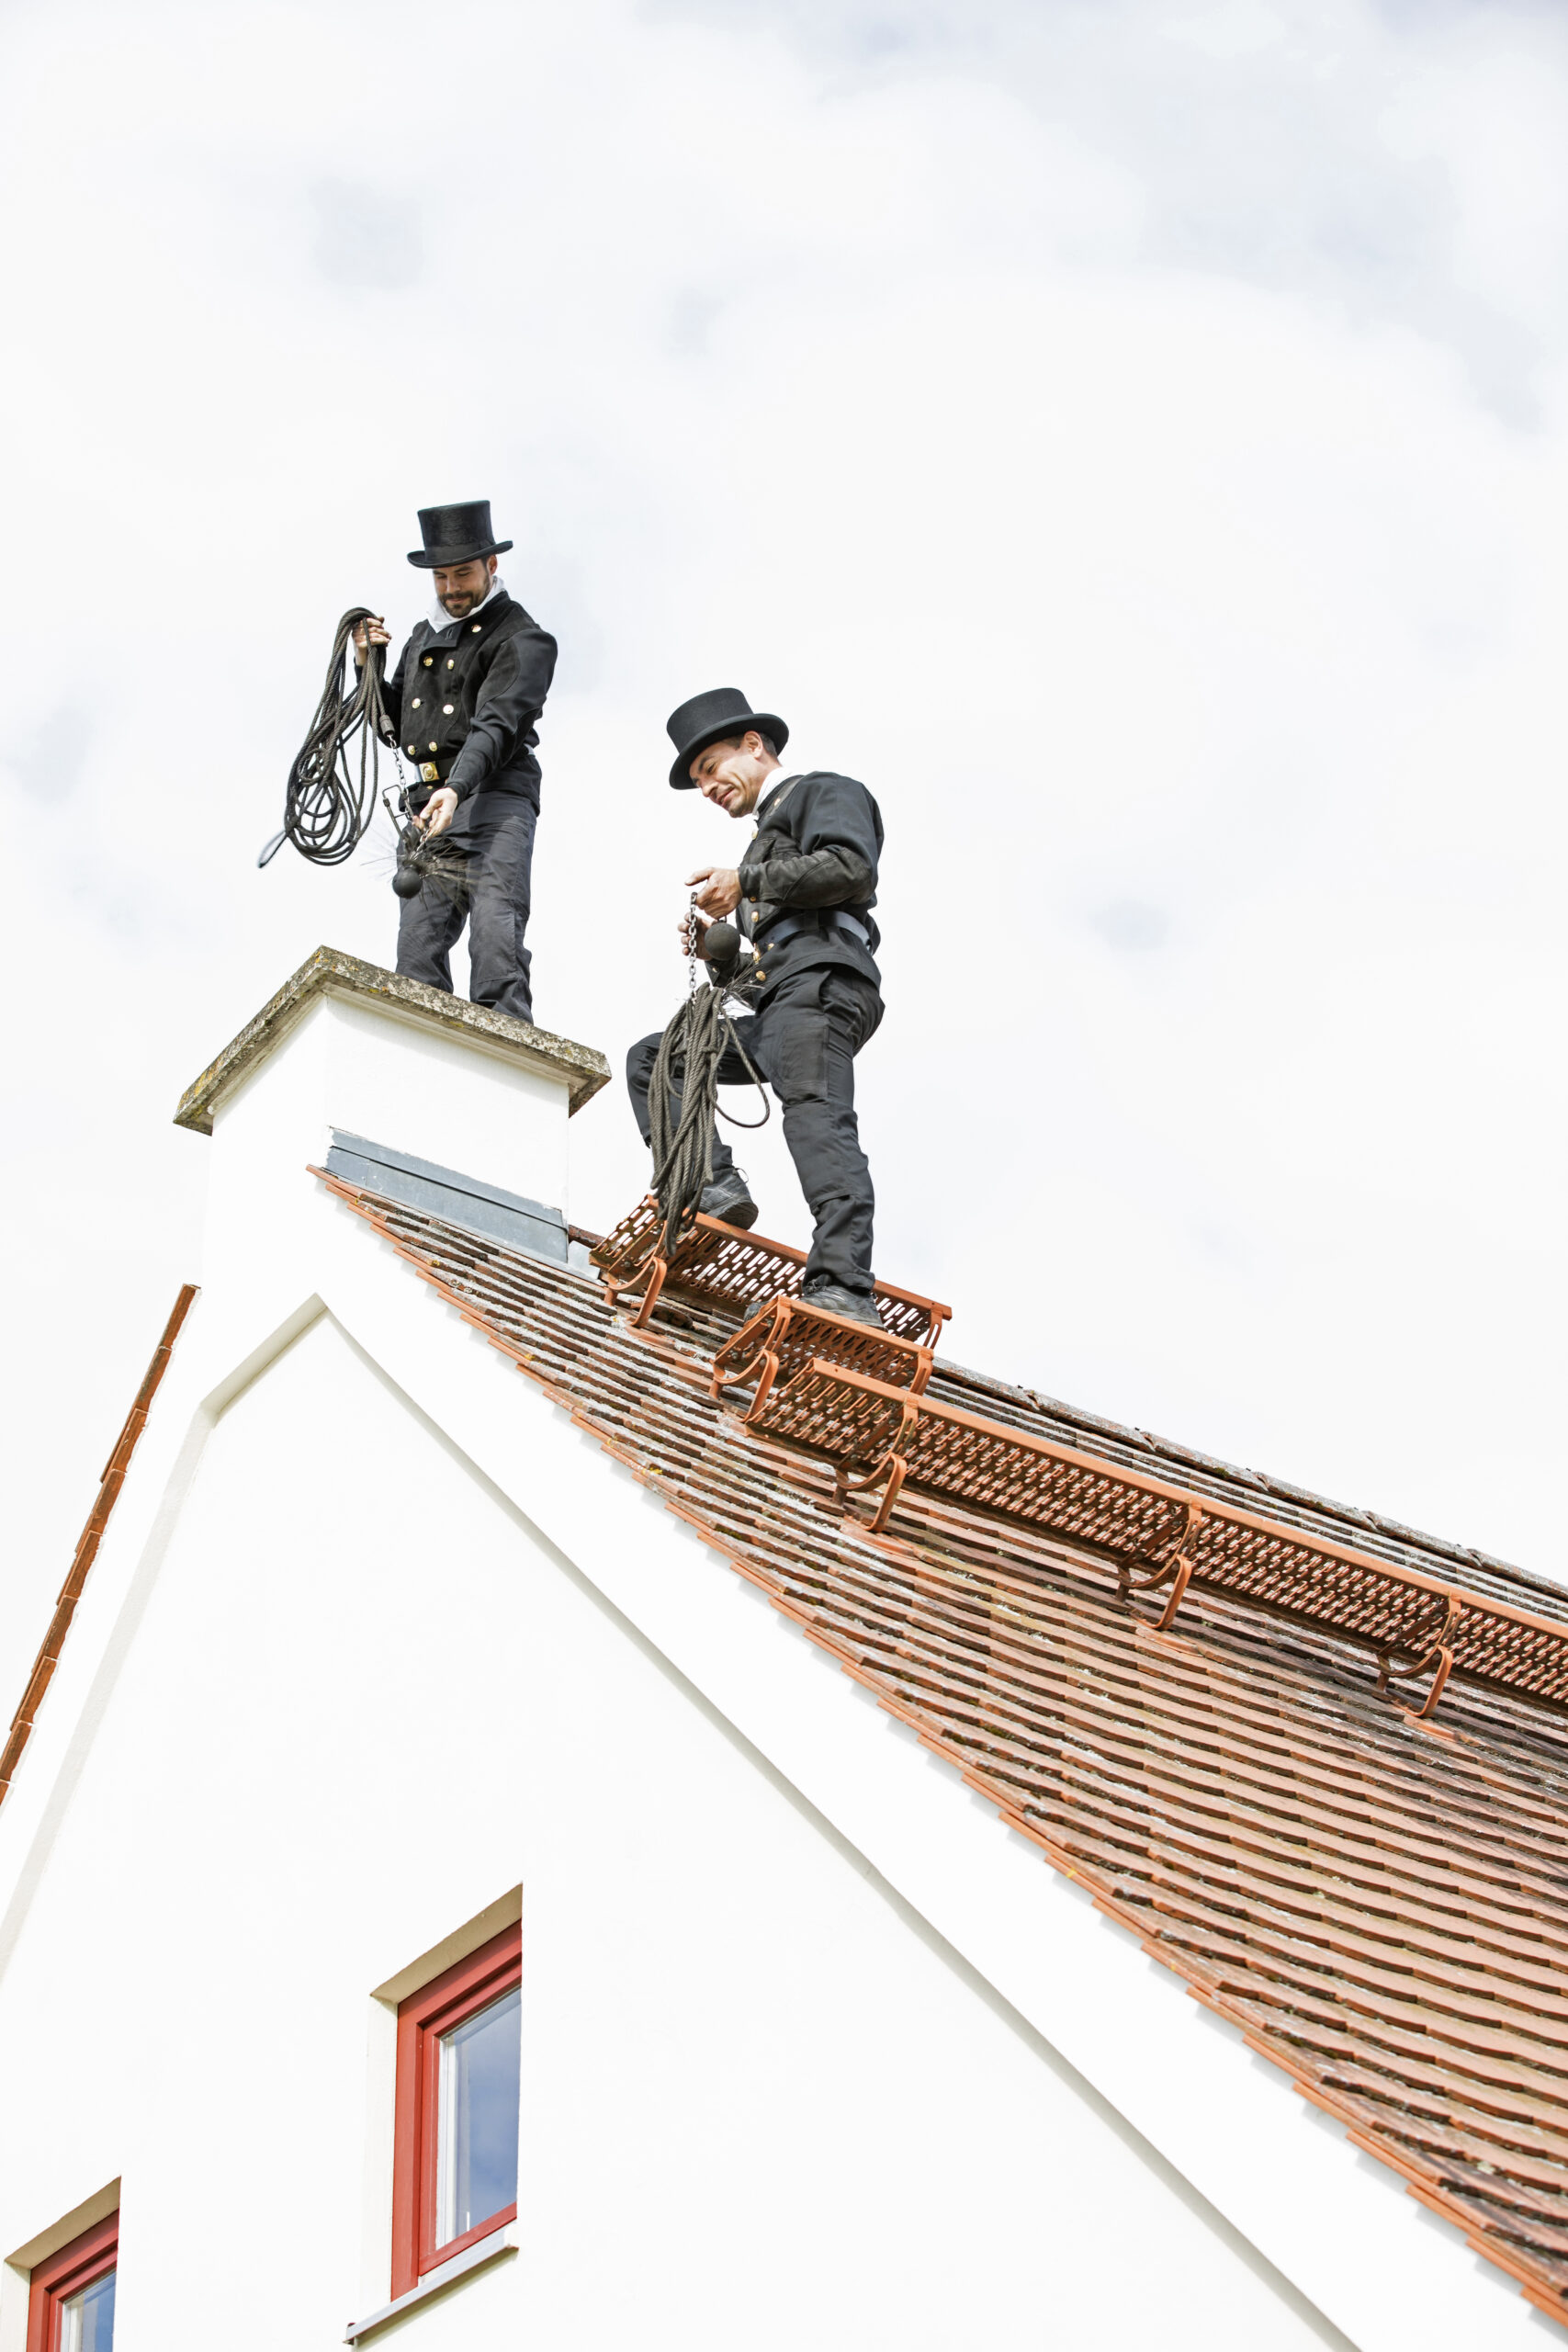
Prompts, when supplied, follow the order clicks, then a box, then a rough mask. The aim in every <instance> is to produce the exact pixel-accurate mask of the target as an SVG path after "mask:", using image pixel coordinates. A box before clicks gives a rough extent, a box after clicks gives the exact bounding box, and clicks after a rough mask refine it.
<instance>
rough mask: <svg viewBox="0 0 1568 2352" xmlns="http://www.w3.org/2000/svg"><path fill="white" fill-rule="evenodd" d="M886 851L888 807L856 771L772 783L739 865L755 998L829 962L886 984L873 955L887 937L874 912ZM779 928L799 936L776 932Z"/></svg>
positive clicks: (742, 921) (741, 921) (742, 916)
mask: <svg viewBox="0 0 1568 2352" xmlns="http://www.w3.org/2000/svg"><path fill="white" fill-rule="evenodd" d="M881 854H882V812H881V811H880V809H878V808H877V805H876V803H875V801H874V799H873V798H872V797H871V795H870V793H869V792H868V791H867V790H866V788H865V786H864V785H863V784H857V783H856V782H855V780H854V778H853V777H852V776H848V775H828V774H827V773H826V772H825V771H823V770H819V769H818V770H814V771H813V772H812V773H811V774H810V775H792V776H784V777H781V778H780V780H779V782H778V783H777V784H775V785H774V786H773V789H772V790H771V791H770V792H769V794H768V795H767V797H766V798H765V799H764V800H763V801H762V802H761V804H760V806H759V808H758V810H757V830H756V831H755V832H754V833H753V835H752V836H751V840H750V843H749V845H748V847H747V851H746V855H745V857H744V859H743V860H742V862H741V865H740V906H739V910H738V919H739V926H740V928H741V930H742V931H743V932H744V933H746V934H747V936H748V937H749V938H750V939H751V940H752V941H754V943H755V944H756V950H757V966H756V971H755V975H754V978H753V981H752V985H751V987H750V988H749V989H748V990H747V993H748V995H749V996H751V997H752V998H753V1001H757V1002H761V1001H763V1000H764V999H766V998H768V997H770V996H771V995H772V994H773V990H774V989H775V988H776V987H777V986H778V985H779V983H780V982H781V981H782V980H784V979H786V978H789V976H790V975H791V974H792V973H795V972H802V971H810V970H812V969H814V968H815V967H817V966H818V965H823V964H837V965H840V966H842V967H844V968H845V969H846V970H848V971H852V972H858V973H859V974H860V975H861V977H862V978H863V979H867V980H870V981H871V982H872V984H873V986H874V987H876V988H880V987H881V985H882V975H881V973H880V972H879V971H878V970H877V968H876V959H875V956H874V949H875V948H876V947H877V945H878V944H879V942H880V937H881V934H880V933H879V932H878V931H877V928H876V924H875V922H874V921H873V919H872V912H871V910H872V908H873V907H874V905H875V904H876V865H877V860H878V858H879V857H880V855H881ZM835 909H837V910H840V911H842V912H843V913H844V914H846V915H849V916H852V918H853V919H854V921H855V922H857V923H858V924H859V925H860V926H861V929H862V930H863V932H864V933H865V939H866V943H868V944H863V942H862V941H861V940H860V939H859V938H858V937H857V936H856V934H855V933H853V932H852V931H848V930H845V929H844V928H842V926H840V925H838V924H835V923H834V922H831V921H830V920H829V917H830V915H831V913H832V911H833V910H835ZM797 923H798V924H799V925H800V926H801V928H799V929H795V928H794V926H795V924H797ZM775 930H778V931H784V932H790V933H793V935H792V936H790V937H788V938H785V939H783V940H780V939H777V938H773V937H772V934H773V932H774V931H775Z"/></svg>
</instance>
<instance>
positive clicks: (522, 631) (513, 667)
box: [387, 589, 556, 809]
mask: <svg viewBox="0 0 1568 2352" xmlns="http://www.w3.org/2000/svg"><path fill="white" fill-rule="evenodd" d="M555 667H556V641H555V639H554V638H553V637H551V635H550V634H549V632H548V630H547V629H542V628H540V627H539V624H538V622H537V621H536V620H535V619H534V618H533V616H532V615H531V614H528V613H525V611H524V609H523V607H522V605H519V604H515V603H513V599H512V598H511V597H510V596H509V595H508V594H506V591H505V590H504V589H502V592H501V594H500V595H499V596H492V597H491V600H490V602H489V603H488V604H487V605H485V606H484V607H483V609H482V611H479V612H476V613H472V614H470V615H469V616H468V619H467V620H465V621H448V622H447V624H446V628H439V629H438V628H432V627H431V625H430V623H429V622H428V621H419V622H416V623H415V626H414V631H413V635H412V637H411V638H410V639H409V641H408V643H407V644H406V645H405V646H404V648H403V650H402V651H401V652H400V654H399V656H398V666H397V668H396V669H395V670H394V671H393V673H392V675H391V677H390V679H389V682H388V685H387V708H388V710H389V712H391V713H393V714H395V715H396V716H397V721H398V726H399V730H400V731H399V735H398V741H399V744H400V747H401V749H402V751H403V752H404V753H405V754H406V756H407V757H408V758H409V759H411V760H417V761H418V763H419V770H420V786H419V787H416V788H415V790H414V791H413V792H412V794H411V795H410V797H411V798H412V801H413V804H414V807H415V808H416V809H423V806H424V803H425V802H426V800H428V799H429V797H430V795H431V793H432V791H434V788H435V786H437V785H438V784H449V785H450V786H452V789H453V790H454V791H455V792H456V794H457V801H458V806H459V807H461V806H462V804H463V803H464V802H465V801H467V800H470V799H472V797H473V796H474V794H475V793H476V792H479V791H484V792H510V793H515V794H519V795H521V797H523V798H525V799H527V800H532V801H533V803H534V805H535V807H536V808H537V806H538V801H539V763H538V761H537V760H536V758H535V756H534V751H535V746H536V744H537V742H538V740H539V737H538V729H537V725H536V722H537V719H538V717H539V713H540V712H541V711H542V710H543V708H544V707H545V696H546V695H547V694H548V693H549V690H550V680H551V678H552V677H553V676H554V675H555Z"/></svg>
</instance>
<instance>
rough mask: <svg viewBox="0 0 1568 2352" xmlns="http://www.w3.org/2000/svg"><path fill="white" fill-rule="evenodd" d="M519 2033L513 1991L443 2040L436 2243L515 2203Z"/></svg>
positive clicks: (518, 2003) (518, 1997)
mask: <svg viewBox="0 0 1568 2352" xmlns="http://www.w3.org/2000/svg"><path fill="white" fill-rule="evenodd" d="M522 2030H523V1996H522V1992H521V1990H520V1989H517V1988H513V1991H512V1992H510V1993H506V1994H503V1995H502V1998H501V1999H500V2000H499V2001H492V2002H491V2005H490V2007H488V2008H485V2009H479V2010H478V2011H477V2012H476V2013H475V2015H474V2016H473V2017H471V2018H465V2020H464V2022H463V2023H462V2024H461V2025H459V2026H454V2028H453V2029H452V2031H451V2032H450V2033H444V2034H443V2035H442V2037H441V2138H440V2143H439V2162H438V2167H437V2172H438V2177H437V2180H436V2192H435V2243H436V2245H446V2243H447V2241H448V2239H450V2238H458V2237H461V2236H462V2234H463V2233H464V2231H465V2230H471V2229H473V2228H475V2227H476V2226H477V2224H478V2223H479V2222H486V2221H488V2220H489V2219H490V2216H491V2214H492V2213H499V2212H500V2211H501V2210H502V2206H503V2205H511V2204H514V2203H515V2201H516V2198H517V2087H518V2075H519V2069H520V2066H521V2063H522V2054H523V2042H522Z"/></svg>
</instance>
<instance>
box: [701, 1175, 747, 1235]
mask: <svg viewBox="0 0 1568 2352" xmlns="http://www.w3.org/2000/svg"><path fill="white" fill-rule="evenodd" d="M697 1206H698V1207H699V1208H700V1209H701V1211H702V1213H703V1215H704V1216H716V1217H717V1219H718V1221H719V1223H720V1224H721V1225H736V1226H739V1228H740V1230H741V1232H742V1233H748V1232H750V1228H751V1227H752V1226H754V1225H755V1224H756V1222H757V1204H756V1202H755V1201H754V1200H753V1199H752V1198H751V1195H750V1193H749V1192H748V1191H747V1190H746V1179H745V1177H744V1176H742V1174H741V1173H740V1170H739V1168H731V1169H729V1170H727V1171H726V1173H725V1174H724V1175H722V1176H717V1177H716V1178H715V1179H714V1181H713V1182H712V1183H711V1184H708V1185H705V1187H704V1189H703V1196H702V1199H701V1200H700V1201H699V1202H698V1203H697Z"/></svg>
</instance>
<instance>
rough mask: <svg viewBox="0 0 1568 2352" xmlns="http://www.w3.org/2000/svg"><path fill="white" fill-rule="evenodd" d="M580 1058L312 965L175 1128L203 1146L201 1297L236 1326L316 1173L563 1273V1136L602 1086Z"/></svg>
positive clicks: (245, 1033) (393, 988)
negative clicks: (231, 1315)
mask: <svg viewBox="0 0 1568 2352" xmlns="http://www.w3.org/2000/svg"><path fill="white" fill-rule="evenodd" d="M609 1074H610V1073H609V1067H608V1065H607V1063H606V1062H605V1060H604V1056H603V1055H602V1054H599V1053H595V1052H594V1051H593V1049H592V1047H591V1046H578V1045H574V1044H572V1042H571V1041H570V1039H569V1038H565V1037H556V1036H552V1035H550V1034H549V1032H548V1031H547V1030H543V1029H533V1028H529V1027H527V1026H526V1025H525V1023H522V1022H520V1021H513V1020H511V1019H509V1018H508V1016H507V1015H506V1014H504V1013H498V1012H491V1011H490V1010H489V1009H488V1008H487V1007H485V1006H483V1005H478V1004H469V1003H468V1002H466V1001H464V1000H463V999H462V998H460V997H455V996H448V995H446V993H445V992H444V991H443V990H441V989H432V988H426V987H424V986H423V983H422V982H420V981H418V980H409V979H404V978H400V976H399V975H398V974H397V973H395V972H388V971H384V970H382V969H381V967H379V966H378V965H375V964H367V963H363V962H361V960H360V959H359V957H357V956H346V955H344V954H343V953H342V952H341V950H339V949H336V948H332V947H319V948H318V949H317V950H316V952H315V954H314V955H313V956H310V958H309V959H308V960H307V961H306V962H305V963H304V964H302V965H301V966H300V967H299V970H298V971H297V972H296V973H294V974H293V976H292V977H291V978H289V979H288V980H287V981H285V983H284V985H283V987H282V988H281V989H278V991H277V994H276V996H275V997H274V998H273V999H272V1000H271V1001H270V1002H269V1003H268V1004H266V1005H264V1007H263V1008H262V1010H261V1012H258V1013H257V1015H256V1016H255V1019H254V1021H251V1022H249V1023H247V1024H246V1026H245V1027H244V1028H243V1029H242V1030H241V1032H240V1034H239V1035H238V1036H237V1037H235V1038H234V1039H233V1040H232V1042H231V1044H229V1045H228V1046H225V1047H224V1048H223V1051H222V1052H221V1053H220V1055H219V1056H218V1057H217V1059H216V1060H215V1061H213V1062H212V1063H211V1064H210V1065H209V1067H208V1069H205V1070H203V1072H202V1074H201V1076H200V1077H199V1078H198V1079H197V1080H196V1082H195V1084H194V1085H193V1086H191V1087H189V1088H187V1089H186V1093H185V1094H184V1096H183V1097H182V1098H181V1101H180V1105H179V1108H178V1110H177V1111H176V1112H175V1125H178V1126H182V1127H189V1128H191V1129H192V1130H194V1132H195V1133H197V1135H209V1136H211V1138H212V1164H211V1170H210V1175H209V1195H208V1211H207V1238H206V1248H205V1252H204V1263H203V1276H202V1279H203V1288H204V1290H205V1291H206V1293H207V1297H208V1305H209V1309H210V1308H215V1309H217V1310H218V1311H219V1312H225V1313H226V1312H227V1311H228V1310H229V1309H231V1308H233V1309H235V1310H237V1311H238V1310H243V1311H244V1312H246V1313H247V1314H249V1313H254V1312H255V1311H256V1310H258V1309H259V1310H260V1311H262V1313H263V1314H264V1315H265V1311H266V1307H267V1295H268V1294H269V1293H271V1292H273V1290H274V1289H275V1287H276V1279H277V1278H279V1277H280V1278H281V1282H282V1291H281V1293H280V1294H279V1295H280V1296H281V1295H286V1294H287V1293H288V1291H290V1290H293V1289H297V1287H298V1281H299V1270H300V1266H301V1254H300V1252H301V1248H302V1247H303V1248H304V1254H305V1259H306V1260H307V1261H308V1258H309V1254H310V1253H309V1249H308V1237H309V1233H310V1226H311V1221H312V1220H313V1218H315V1217H316V1216H319V1215H320V1214H321V1206H322V1193H321V1186H320V1184H319V1183H318V1182H316V1181H315V1180H314V1179H313V1178H312V1177H311V1176H310V1174H309V1173H308V1172H307V1171H308V1170H309V1169H310V1168H311V1167H317V1168H326V1169H329V1170H331V1171H332V1172H333V1174H337V1175H342V1176H344V1178H346V1179H347V1180H348V1181H349V1182H364V1183H367V1184H369V1185H371V1186H372V1187H373V1188H374V1189H375V1190H376V1191H378V1192H382V1193H390V1194H392V1195H393V1197H395V1198H398V1199H401V1200H405V1201H409V1202H412V1204H415V1205H417V1206H422V1207H426V1208H429V1209H431V1210H432V1211H433V1212H434V1214H435V1215H436V1216H445V1217H447V1218H449V1219H451V1220H452V1221H454V1222H456V1223H459V1224H466V1225H469V1226H471V1227H474V1228H475V1229H476V1230H478V1231H480V1232H485V1233H489V1234H491V1236H492V1237H493V1238H497V1239H502V1240H504V1241H506V1243H507V1244H508V1246H509V1247H511V1248H514V1249H517V1248H520V1249H525V1250H532V1251H533V1252H534V1253H535V1254H536V1255H538V1256H542V1257H548V1258H554V1259H556V1260H557V1261H559V1262H564V1261H565V1259H566V1253H567V1239H566V1225H567V1210H568V1202H567V1121H568V1119H569V1118H570V1116H571V1115H572V1114H573V1112H575V1111H578V1110H580V1109H581V1106H582V1104H583V1103H586V1102H587V1101H588V1100H589V1099H590V1097H591V1096H592V1095H594V1094H596V1093H597V1092H598V1091H599V1089H600V1087H602V1086H603V1085H604V1083H605V1082H606V1080H607V1079H608V1077H609Z"/></svg>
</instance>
